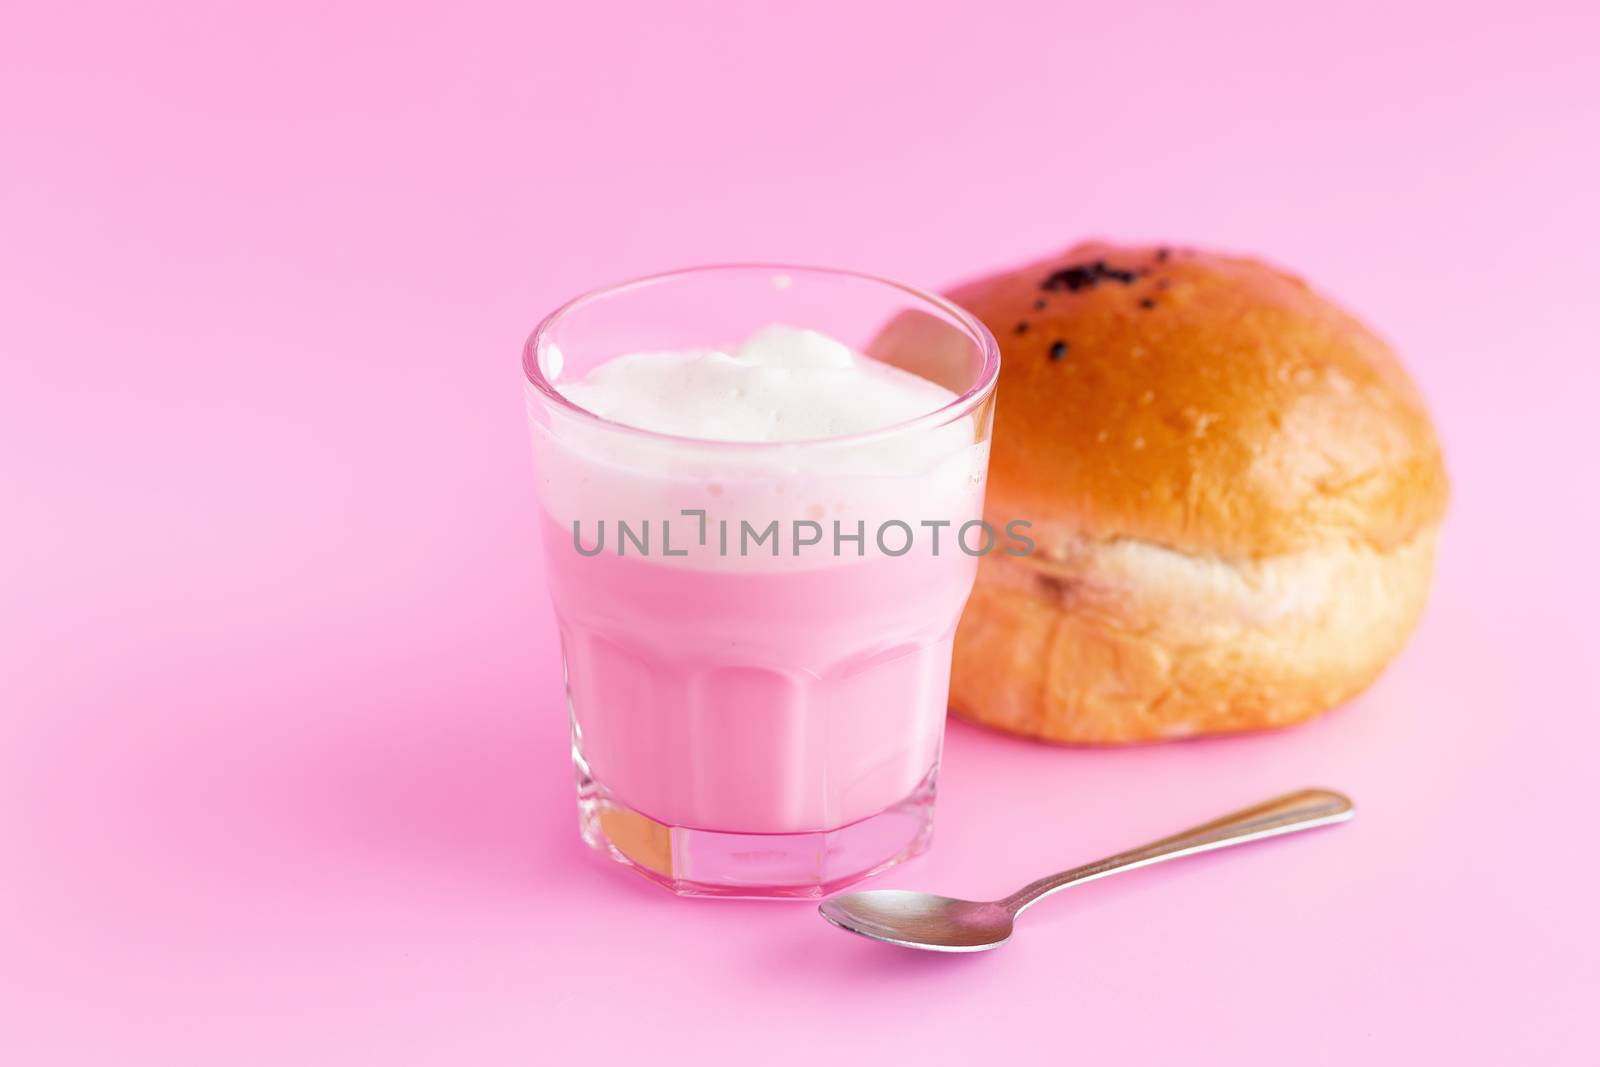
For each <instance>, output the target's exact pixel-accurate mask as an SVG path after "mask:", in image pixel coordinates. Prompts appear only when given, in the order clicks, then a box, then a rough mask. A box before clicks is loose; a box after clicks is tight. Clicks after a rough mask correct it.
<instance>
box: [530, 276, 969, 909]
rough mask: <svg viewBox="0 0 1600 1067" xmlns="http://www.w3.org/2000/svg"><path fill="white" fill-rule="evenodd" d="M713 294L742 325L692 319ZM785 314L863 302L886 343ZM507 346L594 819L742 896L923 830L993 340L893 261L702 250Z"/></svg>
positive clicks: (826, 321) (584, 815)
mask: <svg viewBox="0 0 1600 1067" xmlns="http://www.w3.org/2000/svg"><path fill="white" fill-rule="evenodd" d="M730 286H731V288H732V292H729V293H727V294H726V295H725V297H724V299H728V300H737V301H738V302H737V305H736V306H737V307H739V308H741V309H743V311H744V316H745V317H744V318H742V319H741V318H739V317H738V316H734V319H735V322H734V324H733V325H732V326H729V325H725V323H726V322H727V320H728V315H727V314H726V312H725V311H723V312H722V313H721V314H713V313H710V312H708V313H707V314H708V319H709V321H708V322H706V323H705V324H704V325H700V324H698V323H694V322H693V318H694V317H693V316H692V315H691V316H688V321H690V322H691V323H692V325H691V326H689V327H688V329H687V330H686V328H685V325H684V323H685V312H686V309H688V308H693V307H695V306H697V305H698V304H701V303H708V304H710V305H711V306H712V307H713V308H715V307H716V306H717V305H718V304H719V303H720V301H719V298H718V297H717V296H715V295H714V294H715V293H716V292H718V291H720V290H725V289H728V288H729V287H730ZM708 288H709V289H710V290H711V291H710V292H707V291H705V290H707V289H708ZM640 289H643V290H645V292H644V293H642V294H641V293H639V292H638V290H640ZM663 290H665V291H667V292H663ZM630 296H632V297H633V299H631V300H630V299H629V298H630ZM641 296H643V297H644V298H645V299H642V300H641V299H640V297H641ZM662 296H667V297H668V299H666V300H662V299H661V297H662ZM609 304H615V305H616V306H606V305H609ZM763 305H769V306H770V310H764V308H763ZM830 305H837V307H836V310H837V312H838V314H837V316H835V317H830V316H829V315H827V314H824V313H823V312H824V311H826V310H827V309H828V308H829V307H830ZM802 310H803V311H805V312H806V313H807V315H806V316H804V317H803V316H802V315H800V314H799V312H800V311H802ZM601 311H603V312H604V314H603V315H601V314H598V313H599V312H601ZM669 312H670V313H669ZM752 315H756V316H759V315H766V316H770V317H768V318H766V319H765V322H764V323H760V324H758V325H757V326H756V327H754V328H751V327H750V326H749V325H743V327H742V330H741V332H739V333H735V334H733V336H734V337H735V340H734V342H733V343H728V342H726V341H723V340H720V338H723V337H726V336H728V334H727V333H725V332H722V331H727V330H730V329H741V325H740V324H747V323H748V322H749V317H750V316H752ZM785 317H787V319H788V321H789V322H794V321H795V320H796V319H798V320H800V321H802V322H805V321H806V319H807V318H809V319H810V320H812V321H816V320H817V319H818V318H819V317H820V318H821V319H822V320H823V321H822V322H821V324H820V325H821V326H822V327H825V328H826V327H833V328H839V324H840V323H844V324H846V325H847V326H848V325H850V324H854V328H855V331H856V337H855V338H852V340H855V342H856V343H857V344H860V345H861V346H862V347H863V348H866V347H867V346H868V345H872V346H874V347H873V348H872V349H871V350H872V351H874V354H882V355H883V356H884V357H885V359H890V360H893V364H894V365H891V363H889V362H884V361H883V360H880V359H875V358H870V357H869V356H866V355H862V354H860V352H858V351H857V350H854V349H852V348H851V347H849V346H848V345H847V344H845V343H843V342H842V340H838V339H835V337H834V336H830V335H829V333H827V332H826V329H819V328H801V327H799V326H793V325H772V323H774V322H783V321H784V319H785ZM652 326H654V327H655V328H654V329H652V328H651V327H652ZM690 331H693V332H690ZM713 331H716V332H713ZM653 336H660V337H661V338H662V339H663V341H664V342H665V344H666V345H670V346H671V347H662V346H661V345H659V344H652V343H650V341H649V338H651V337H653ZM741 337H742V338H743V340H739V338H741ZM602 338H603V339H602ZM856 338H859V339H858V340H857V339H856ZM885 338H889V339H892V340H894V343H892V344H887V345H886V344H884V343H883V342H884V339H885ZM686 340H688V341H690V342H691V343H688V344H685V343H684V342H685V341H686ZM908 340H909V341H910V342H911V344H910V345H909V346H908V344H907V343H906V342H907V341H908ZM525 364H526V365H527V367H528V372H529V414H530V419H531V423H532V426H533V433H534V445H535V447H534V454H535V461H536V470H537V473H538V477H539V499H540V505H541V508H542V510H543V512H544V522H543V538H544V543H545V558H546V564H547V569H548V574H549V588H550V594H551V599H552V601H553V603H554V605H555V608H556V614H557V618H558V621H559V624H560V633H561V646H562V655H563V657H564V660H565V664H566V677H567V702H568V707H569V711H570V715H571V720H572V731H573V757H574V763H575V765H576V768H577V772H578V786H579V809H580V825H581V828H582V830H583V835H584V837H585V839H586V840H587V841H588V842H589V843H590V844H591V845H592V846H594V847H596V848H598V849H601V850H602V851H604V852H606V853H607V854H609V855H611V856H612V857H613V858H616V859H618V860H620V861H622V862H624V863H626V864H628V865H630V866H632V867H633V868H635V869H636V870H638V871H639V872H640V873H642V874H645V875H646V876H648V877H650V878H652V879H654V880H656V881H659V882H661V883H663V884H665V885H667V886H669V887H670V888H673V889H674V890H676V891H678V892H680V893H686V894H716V895H739V896H817V895H821V894H823V893H825V892H829V891H832V890H833V889H834V888H836V887H838V886H840V885H843V884H845V883H847V882H849V881H853V880H855V879H857V878H859V877H862V876H864V875H866V874H869V873H872V872H873V871H875V870H879V869H882V868H883V867H884V866H887V865H888V864H890V863H893V862H896V861H898V860H900V859H904V858H906V857H908V856H910V855H914V854H915V853H916V852H918V851H920V850H921V849H922V848H924V847H926V844H927V842H928V838H929V833H930V830H931V814H932V803H933V796H934V789H935V780H936V775H937V768H938V759H939V749H940V743H941V739H942V736H943V728H944V715H945V702H946V696H947V691H948V685H949V671H950V643H951V638H952V636H953V634H954V630H955V625H956V622H957V619H958V618H959V616H960V612H961V609H962V606H963V605H964V603H965V601H966V598H967V595H968V593H969V592H970V590H971V586H972V581H973V576H974V574H975V572H976V566H977V555H978V554H979V552H980V551H981V550H983V549H985V548H992V547H993V537H992V535H990V534H989V533H988V532H986V531H985V530H983V529H981V528H978V523H977V520H978V519H979V516H980V513H981V507H982V492H983V480H984V473H985V469H986V465H987V458H988V426H989V415H990V411H991V395H992V388H993V382H994V374H995V371H996V370H997V356H996V355H995V353H994V347H993V341H992V339H991V338H989V337H988V335H987V334H986V333H984V332H983V330H982V327H981V326H979V325H977V324H976V323H975V322H974V321H973V320H971V319H970V317H969V316H967V315H965V314H964V313H963V312H960V311H959V310H958V309H955V308H953V307H951V306H949V305H946V304H944V303H942V302H940V301H938V300H937V299H936V298H932V297H921V296H918V295H916V294H909V293H908V292H907V291H906V290H903V289H900V288H898V287H895V286H892V285H890V284H888V283H883V282H877V281H874V280H871V279H865V278H859V277H855V276H849V275H844V276H841V275H838V274H834V273H829V272H820V271H805V270H795V269H791V268H760V267H748V268H719V269H716V270H712V271H696V272H685V273H683V274H680V275H671V276H666V277H664V278H661V279H655V280H652V281H650V282H647V283H642V284H640V283H636V284H635V286H632V287H622V288H621V289H619V290H616V291H613V292H611V293H609V294H600V295H599V296H596V297H589V298H585V300H582V301H579V302H577V303H576V304H574V305H569V307H568V308H566V309H563V310H562V311H560V312H557V313H556V315H554V316H552V317H551V319H549V320H547V321H546V323H545V324H544V325H543V326H541V328H540V331H539V332H538V333H536V334H535V336H534V338H533V340H532V341H530V343H529V350H528V357H527V360H526V361H525ZM908 368H910V369H908ZM913 370H915V371H917V372H918V373H913ZM963 376H964V377H965V378H966V379H967V380H965V381H964V380H963ZM931 379H932V380H931Z"/></svg>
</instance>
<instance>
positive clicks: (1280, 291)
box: [950, 244, 1447, 556]
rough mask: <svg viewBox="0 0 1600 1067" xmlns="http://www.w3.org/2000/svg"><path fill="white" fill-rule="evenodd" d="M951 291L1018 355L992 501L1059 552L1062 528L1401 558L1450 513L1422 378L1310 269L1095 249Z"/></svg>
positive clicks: (1217, 548) (1226, 546) (998, 432)
mask: <svg viewBox="0 0 1600 1067" xmlns="http://www.w3.org/2000/svg"><path fill="white" fill-rule="evenodd" d="M950 295H951V298H952V299H953V300H955V301H956V302H957V303H959V304H961V305H963V306H965V307H967V308H968V309H970V310H971V311H973V312H974V313H976V314H977V315H978V317H979V318H981V319H983V320H984V322H985V323H986V324H987V325H988V326H989V328H990V329H991V330H992V331H993V332H994V334H995V336H996V337H997V338H998V339H999V340H1000V344H1001V348H1002V351H1003V353H1004V359H1003V361H1002V366H1001V378H1000V386H999V393H998V405H999V411H998V414H997V423H996V426H995V430H994V453H993V459H992V461H991V465H990V472H989V489H988V493H989V499H990V500H991V501H992V502H993V503H994V504H995V505H996V510H997V511H999V512H1004V513H1005V514H1007V515H1009V516H1026V517H1028V518H1030V519H1032V520H1033V521H1034V523H1035V526H1036V528H1038V529H1039V530H1040V532H1041V534H1042V535H1043V536H1044V539H1045V542H1048V540H1049V539H1050V533H1051V530H1052V528H1053V527H1056V526H1058V525H1059V527H1061V528H1063V529H1065V530H1067V531H1070V532H1072V533H1082V534H1088V535H1090V536H1093V537H1098V538H1109V537H1135V538H1139V539H1142V540H1147V541H1152V542H1155V543H1158V544H1165V545H1170V546H1172V547H1174V548H1179V549H1183V550H1185V551H1195V552H1211V553H1217V554H1220V555H1226V556H1256V555H1265V554H1271V553H1279V552H1291V551H1294V550H1296V549H1300V548H1305V547H1307V546H1310V545H1315V544H1318V543H1320V542H1322V541H1323V540H1325V539H1326V538H1328V537H1331V536H1354V537H1358V538H1360V539H1362V540H1364V541H1367V542H1369V543H1371V544H1373V545H1377V546H1380V547H1382V546H1387V545H1394V544H1398V543H1399V542H1402V541H1405V540H1408V539H1409V538H1410V537H1411V536H1412V535H1413V534H1415V533H1416V531H1417V530H1419V529H1421V528H1422V527H1423V526H1426V525H1428V524H1430V523H1435V522H1437V521H1438V519H1439V517H1440V516H1441V515H1442V514H1443V512H1444V506H1445V500H1446V495H1447V487H1446V481H1445V474H1444V467H1443V464H1442V462H1441V459H1440V454H1439V445H1438V441H1437V440H1436V438H1435V436H1434V432H1433V427H1432V425H1431V423H1430V422H1429V421H1428V416H1427V412H1426V411H1425V410H1424V408H1423V406H1422V402H1421V400H1420V399H1419V397H1418V395H1417V391H1416V389H1415V387H1414V386H1413V385H1412V384H1411V381H1410V379H1409V378H1408V377H1407V376H1406V373H1405V371H1404V370H1403V369H1402V368H1401V366H1400V365H1399V363H1398V362H1397V361H1396V360H1395V358H1394V356H1393V354H1392V353H1391V352H1390V351H1389V349H1388V347H1387V346H1386V345H1385V344H1384V343H1383V342H1382V341H1381V340H1379V339H1378V338H1377V337H1376V336H1375V335H1374V334H1372V333H1371V332H1370V331H1369V330H1367V329H1366V328H1365V327H1364V326H1362V325H1361V324H1360V323H1359V322H1357V321H1356V320H1355V319H1354V318H1352V317H1351V316H1349V315H1347V314H1345V313H1344V312H1343V311H1341V310H1340V309H1339V308H1337V307H1335V306H1334V305H1333V304H1331V303H1329V302H1328V301H1326V300H1324V299H1323V298H1321V297H1319V296H1318V295H1317V294H1315V293H1313V292H1312V291H1311V290H1310V289H1309V288H1307V287H1306V285H1305V283H1304V282H1302V281H1300V280H1299V279H1298V278H1294V277H1292V276H1290V275H1287V274H1283V273H1281V272H1279V271H1277V270H1274V269H1273V268H1271V267H1268V266H1265V265H1263V264H1261V263H1257V262H1255V261H1253V260H1248V259H1238V258H1234V257H1229V256H1221V255H1214V254H1210V253H1200V252H1193V251H1188V250H1172V251H1170V252H1169V251H1166V250H1163V249H1157V248H1127V249H1123V248H1114V247H1112V246H1109V245H1105V244H1085V245H1079V246H1077V247H1075V248H1073V249H1072V250H1071V251H1070V252H1068V253H1067V254H1066V255H1065V256H1058V257H1054V258H1051V259H1048V260H1044V261H1041V262H1039V263H1035V264H1033V265H1031V266H1028V267H1026V268H1024V269H1022V270H1020V271H1016V272H1014V273H1009V274H1004V275H1000V276H997V277H993V278H988V279H985V280H982V281H978V282H973V283H971V284H968V285H965V286H962V287H961V288H959V289H957V290H956V291H954V292H953V293H951V294H950ZM1019 331H1020V332H1019ZM1058 345H1060V346H1062V347H1057V346H1058ZM1053 355H1054V357H1055V358H1052V356H1053Z"/></svg>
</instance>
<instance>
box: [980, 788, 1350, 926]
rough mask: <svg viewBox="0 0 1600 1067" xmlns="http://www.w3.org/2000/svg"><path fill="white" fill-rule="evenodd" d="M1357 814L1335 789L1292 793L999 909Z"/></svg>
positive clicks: (1021, 893)
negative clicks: (1154, 864)
mask: <svg viewBox="0 0 1600 1067" xmlns="http://www.w3.org/2000/svg"><path fill="white" fill-rule="evenodd" d="M1354 814H1355V805H1354V804H1352V803H1351V802H1350V798H1349V797H1347V796H1345V795H1344V794H1343V793H1335V792H1334V791H1333V790H1331V789H1302V790H1300V791H1299V792H1298V793H1289V794H1287V795H1285V796H1281V797H1278V798H1277V799H1276V800H1269V801H1267V802H1266V803H1264V804H1257V805H1256V806H1255V807H1253V808H1245V809H1244V810H1243V811H1236V812H1234V813H1233V814H1232V815H1224V816H1223V817H1222V818H1220V819H1213V820H1212V821H1211V822H1208V823H1204V824H1202V825H1200V826H1196V827H1193V828H1191V829H1188V830H1185V831H1183V832H1182V833H1180V834H1174V835H1173V836H1171V837H1163V838H1162V839H1161V840H1160V841H1152V842H1151V843H1150V844H1148V845H1144V846H1142V847H1140V848H1134V849H1129V850H1128V851H1126V852H1119V853H1117V854H1116V855H1115V856H1107V857H1106V858H1105V859H1103V860H1096V861H1095V862H1093V863H1086V864H1084V865H1083V866H1082V867H1074V868H1072V870H1070V871H1062V872H1061V873H1060V874H1052V875H1048V876H1046V877H1044V878H1041V879H1039V880H1038V881H1037V882H1031V883H1029V884H1028V885H1026V886H1023V887H1022V888H1021V889H1019V890H1017V891H1016V892H1015V893H1012V894H1011V895H1010V896H1009V897H1006V898H1005V899H1004V900H1001V901H998V902H997V903H999V905H1000V906H1001V907H1003V908H1005V909H1006V910H1007V911H1009V912H1010V913H1011V914H1013V915H1016V914H1019V913H1020V912H1021V911H1022V909H1024V908H1026V907H1027V906H1028V905H1030V904H1032V903H1034V902H1035V901H1038V900H1043V899H1044V898H1045V897H1047V896H1049V895H1050V894H1051V893H1054V892H1057V891H1058V890H1061V889H1065V888H1066V887H1067V886H1069V885H1076V884H1078V883H1079V882H1089V881H1093V880H1094V879H1096V878H1104V877H1105V876H1106V875H1108V874H1116V873H1118V872H1119V871H1131V870H1133V869H1134V868H1135V867H1148V866H1149V865H1150V864H1152V863H1160V862H1161V861H1163V860H1175V859H1177V858H1178V857H1180V856H1192V855H1194V854H1195V853H1196V852H1208V851H1210V850H1211V849H1214V848H1227V847H1228V846H1229V845H1242V844H1245V843H1246V842H1248V841H1259V840H1261V839H1262V838H1263V837H1274V836H1276V835H1278V834H1288V833H1293V832H1295V831H1296V830H1309V829H1311V828H1313V827H1316V826H1328V825H1330V824H1332V823H1336V822H1344V821H1345V820H1346V819H1348V818H1350V817H1351V816H1353V815H1354Z"/></svg>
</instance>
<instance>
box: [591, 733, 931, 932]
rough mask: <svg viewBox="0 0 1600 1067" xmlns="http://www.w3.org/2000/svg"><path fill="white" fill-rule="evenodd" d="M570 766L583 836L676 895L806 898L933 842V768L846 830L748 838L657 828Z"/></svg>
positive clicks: (657, 824)
mask: <svg viewBox="0 0 1600 1067" xmlns="http://www.w3.org/2000/svg"><path fill="white" fill-rule="evenodd" d="M574 755H575V756H576V754H574ZM574 762H575V763H576V765H577V771H578V825H579V829H580V830H581V831H582V833H583V839H584V840H585V841H586V842H588V843H589V846H590V847H591V848H594V849H596V850H598V851H600V852H603V853H605V854H606V855H608V856H610V857H611V858H612V859H614V860H616V861H617V862H618V863H621V864H624V865H625V866H628V867H631V868H633V869H634V870H635V871H637V872H638V873H639V874H642V875H644V876H645V877H646V878H648V879H650V880H651V881H652V882H655V883H657V884H658V885H662V886H665V887H666V888H668V889H670V890H672V891H673V892H674V893H677V894H679V895H680V896H686V897H756V898H766V899H772V898H790V897H793V898H801V899H812V900H814V899H817V898H819V897H825V896H827V895H828V894H830V893H833V892H835V891H837V890H839V889H843V888H844V887H845V886H847V885H849V884H850V883H852V882H856V881H859V880H861V879H862V878H866V877H868V876H869V875H874V874H877V873H878V872H879V871H883V870H886V869H888V868H890V867H893V866H894V865H895V864H897V863H900V862H902V861H903V860H908V859H911V858H912V857H913V856H917V855H920V854H922V853H923V852H924V851H926V850H927V848H928V844H929V842H930V841H931V839H932V837H933V798H934V792H935V778H936V776H937V768H936V769H935V770H933V771H929V772H928V776H927V777H926V778H924V779H923V780H922V782H921V783H920V784H919V785H918V786H917V788H916V789H914V790H913V791H912V793H911V795H910V796H908V797H906V798H905V799H904V800H902V801H901V802H900V803H898V804H895V805H893V806H892V807H889V808H886V809H885V810H883V811H880V812H878V814H876V815H871V816H868V817H867V818H865V819H861V820H859V821H857V822H853V823H851V824H850V825H848V826H841V827H839V828H838V829H836V830H819V831H816V832H814V833H787V834H752V833H724V832H721V831H717V830H697V829H694V828H692V827H687V826H671V825H668V824H666V823H661V822H657V821H656V820H655V819H652V818H650V816H648V815H645V814H643V813H642V812H638V811H635V810H633V809H632V808H630V807H628V806H627V805H625V804H623V803H621V802H619V801H618V800H616V799H615V798H614V797H612V796H611V795H610V793H609V792H607V790H606V788H605V786H604V785H602V784H601V783H600V782H598V781H596V780H595V779H594V778H593V776H591V775H590V774H589V773H588V769H587V768H586V767H585V766H584V764H583V761H582V759H580V758H575V759H574Z"/></svg>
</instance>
